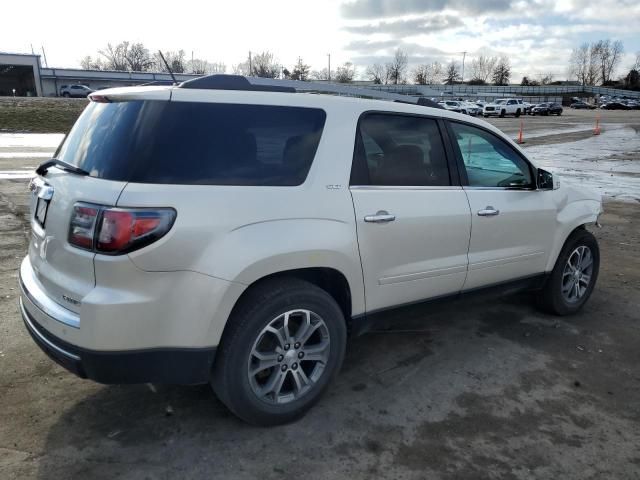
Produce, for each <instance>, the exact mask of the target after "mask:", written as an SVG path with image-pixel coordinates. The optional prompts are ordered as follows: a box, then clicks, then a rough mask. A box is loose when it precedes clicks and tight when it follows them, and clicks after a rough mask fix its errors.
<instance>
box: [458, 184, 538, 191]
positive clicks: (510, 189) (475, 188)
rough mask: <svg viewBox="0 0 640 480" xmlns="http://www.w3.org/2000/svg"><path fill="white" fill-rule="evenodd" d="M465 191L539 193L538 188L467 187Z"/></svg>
mask: <svg viewBox="0 0 640 480" xmlns="http://www.w3.org/2000/svg"><path fill="white" fill-rule="evenodd" d="M462 188H464V189H465V190H500V191H502V190H508V191H510V192H537V191H539V190H538V189H537V188H529V187H471V186H468V185H467V186H465V187H462Z"/></svg>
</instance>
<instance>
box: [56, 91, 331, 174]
mask: <svg viewBox="0 0 640 480" xmlns="http://www.w3.org/2000/svg"><path fill="white" fill-rule="evenodd" d="M324 121H325V113H324V111H323V110H320V109H310V108H297V107H280V106H266V105H238V104H219V103H191V102H162V101H132V102H116V103H93V102H92V103H90V104H89V106H88V107H87V109H86V110H85V111H84V112H83V113H82V115H81V116H80V118H79V119H78V121H77V122H76V124H75V125H74V127H73V129H72V130H71V132H70V133H69V135H68V137H67V139H66V140H65V141H64V143H63V144H62V145H61V146H60V148H59V150H58V152H57V158H60V159H62V160H65V161H67V162H69V163H72V164H73V165H77V166H79V167H81V168H83V169H84V170H87V171H89V172H90V174H91V176H93V177H98V178H105V179H109V180H123V181H131V182H139V183H174V184H202V185H274V186H285V185H299V184H301V183H302V182H304V180H305V178H306V176H307V173H308V172H309V168H310V167H311V163H312V161H313V158H314V156H315V152H316V149H317V147H318V143H319V141H320V135H321V133H322V129H323V126H324Z"/></svg>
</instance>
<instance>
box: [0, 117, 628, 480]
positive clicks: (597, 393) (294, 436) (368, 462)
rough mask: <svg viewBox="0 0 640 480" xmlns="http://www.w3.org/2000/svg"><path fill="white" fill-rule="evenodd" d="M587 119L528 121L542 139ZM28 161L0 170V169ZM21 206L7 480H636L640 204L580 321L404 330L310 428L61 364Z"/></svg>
mask: <svg viewBox="0 0 640 480" xmlns="http://www.w3.org/2000/svg"><path fill="white" fill-rule="evenodd" d="M591 113H592V112H577V113H576V115H571V112H570V113H569V114H567V115H565V116H563V117H561V118H558V119H556V118H553V119H547V118H545V119H542V120H539V119H537V118H536V119H529V118H527V119H526V121H527V122H528V123H529V122H531V123H529V125H531V126H532V127H531V128H530V131H531V132H532V133H535V131H538V133H542V134H543V135H542V136H545V135H553V131H554V129H557V128H558V127H557V125H558V123H556V122H560V123H562V122H573V123H572V124H573V125H582V126H588V125H590V123H591V121H592V119H593V117H591V116H588V115H591ZM603 113H605V114H606V113H612V114H615V117H614V115H612V116H611V118H612V119H613V120H611V122H612V123H616V124H617V123H621V122H622V123H624V122H627V123H629V124H631V123H636V122H637V123H640V115H638V114H635V116H631V115H630V114H628V113H629V112H603ZM621 115H624V116H621ZM603 116H604V115H603ZM493 122H494V123H496V124H499V125H500V126H501V128H504V129H505V131H508V132H509V133H512V132H513V131H517V125H516V121H515V120H514V119H496V120H493ZM534 122H535V123H536V125H537V128H535V127H533V124H534ZM538 122H540V123H538ZM514 126H515V127H514ZM514 128H515V130H514ZM563 128H564V127H563ZM605 128H606V122H605ZM549 131H550V132H549ZM545 132H548V133H545ZM555 140H556V139H555V138H554V137H550V138H549V142H550V143H552V144H555V143H554V142H555ZM537 141H538V142H541V143H542V144H544V140H543V139H542V137H541V138H540V139H539V140H537ZM594 154H597V152H594ZM34 161H35V162H36V163H37V161H36V160H35V159H31V160H30V159H28V158H20V159H15V158H14V159H12V158H4V159H3V158H0V170H2V169H5V168H16V167H17V166H18V165H24V164H25V163H28V162H34ZM632 161H634V162H638V161H640V152H638V151H635V152H634V153H633V155H632ZM27 199H28V196H27V192H26V180H0V479H3V480H4V479H31V478H39V479H54V478H56V479H58V478H65V479H66V478H78V479H87V478H92V479H93V478H98V479H107V478H126V479H174V478H225V479H231V478H233V479H250V478H264V479H276V478H277V479H280V478H283V477H284V476H287V477H294V478H295V477H304V478H307V479H327V478H350V479H351V478H352V479H365V478H393V479H397V478H404V479H432V478H433V479H474V480H477V479H576V480H577V479H580V480H584V479H636V478H640V447H639V445H640V348H639V345H640V204H639V203H638V202H636V201H630V202H627V203H621V202H608V203H607V204H606V214H605V215H604V217H603V218H602V223H603V227H602V229H595V230H594V233H595V234H596V236H597V237H598V240H599V242H600V245H601V250H602V266H601V272H600V279H599V281H598V285H597V287H596V289H595V291H594V294H593V297H592V298H591V300H590V301H589V303H588V304H587V305H586V307H585V308H584V310H583V311H582V312H581V313H580V314H578V315H575V316H573V317H569V318H557V317H553V316H548V315H544V314H541V313H539V312H538V311H537V310H536V309H535V308H534V307H533V306H532V303H531V297H530V295H528V294H518V295H515V296H513V295H512V296H505V297H501V298H497V299H496V298H493V297H492V298H476V299H473V300H465V301H460V302H457V303H455V304H449V305H446V306H439V307H437V308H436V307H432V308H431V309H429V310H427V311H425V312H422V313H419V314H415V315H414V316H411V317H402V318H398V319H397V322H396V323H395V325H394V326H393V328H392V329H390V330H381V331H377V332H374V333H372V334H369V335H367V336H364V337H361V338H359V339H356V340H355V341H353V342H352V344H351V345H350V348H349V351H348V355H347V359H346V362H345V366H344V368H343V371H342V373H341V375H340V376H339V378H338V380H337V382H336V383H335V385H333V388H331V390H330V391H329V393H328V395H326V396H325V397H324V398H323V399H322V400H321V401H320V403H319V404H318V405H317V406H316V407H315V408H314V409H313V410H312V411H311V412H310V413H309V414H308V415H307V416H306V417H305V418H303V419H302V420H300V421H299V422H297V423H295V424H292V425H287V426H283V427H277V428H271V429H259V428H254V427H250V426H247V425H245V424H244V423H242V422H240V421H239V420H237V419H236V418H235V417H233V416H232V415H231V414H230V413H229V412H228V411H227V410H226V408H225V407H224V406H223V405H222V404H221V403H220V402H219V401H218V400H217V399H216V398H215V396H214V395H213V393H212V392H211V390H210V389H209V388H208V387H206V386H201V387H176V386H159V385H157V386H153V387H151V386H147V385H138V386H117V385H116V386H104V385H98V384H95V383H92V382H90V381H84V380H80V379H78V378H75V377H74V376H72V375H71V374H68V373H67V372H66V371H64V370H63V369H62V368H60V367H58V366H56V365H55V364H54V363H52V362H51V361H50V360H49V359H48V358H47V357H46V356H45V355H44V354H43V353H42V352H41V351H40V350H39V349H38V348H37V347H36V346H35V345H34V343H33V342H32V340H31V339H30V337H29V336H28V334H27V333H26V331H25V330H24V327H23V326H22V321H21V319H20V315H19V313H18V287H17V268H18V265H19V262H20V260H21V258H22V257H23V255H24V254H25V250H26V242H27V233H28V231H27V229H28V227H27V217H26V203H27Z"/></svg>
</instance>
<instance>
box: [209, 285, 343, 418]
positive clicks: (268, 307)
mask: <svg viewBox="0 0 640 480" xmlns="http://www.w3.org/2000/svg"><path fill="white" fill-rule="evenodd" d="M294 309H305V310H310V311H312V312H315V313H316V314H317V315H319V316H320V317H321V318H322V320H323V321H324V323H325V325H326V327H327V331H328V334H329V339H330V343H329V356H328V360H327V362H326V364H325V365H324V370H322V373H321V375H320V377H319V378H318V379H317V381H316V382H315V383H314V384H313V385H312V386H311V388H310V389H309V390H308V391H307V392H306V393H304V394H303V395H301V397H300V398H297V399H294V400H292V401H290V402H289V403H281V404H276V403H272V402H268V401H266V400H263V399H261V398H259V397H258V395H257V394H256V393H254V391H253V390H252V387H251V385H250V380H249V374H248V365H249V360H250V358H251V352H252V348H253V346H254V343H255V342H256V341H257V339H258V336H259V335H260V334H261V332H262V331H263V329H264V328H265V327H266V326H267V325H269V324H270V323H271V322H272V321H273V320H274V319H276V318H278V316H280V315H282V314H283V313H285V312H287V311H290V310H294ZM346 342H347V328H346V322H345V319H344V316H343V314H342V310H341V309H340V307H339V306H338V304H337V303H336V301H335V300H334V299H333V297H331V295H329V294H328V293H327V292H326V291H324V290H322V289H321V288H319V287H317V286H315V285H313V284H312V283H309V282H306V281H303V280H298V279H296V278H279V279H274V280H271V281H265V282H264V283H261V284H258V285H256V286H254V287H252V290H250V291H249V292H247V294H246V295H245V296H244V297H243V298H242V299H241V301H240V303H239V304H238V305H236V307H235V308H234V310H233V312H232V314H231V316H230V318H229V323H228V325H227V327H226V330H225V332H224V335H223V338H222V341H221V344H220V347H219V349H218V353H217V356H216V361H215V364H214V368H213V372H212V378H211V385H212V387H213V389H214V391H215V392H216V394H217V395H218V397H219V398H220V400H221V401H222V402H223V403H224V404H225V405H226V406H227V407H228V408H229V410H231V411H232V412H233V413H234V414H236V415H237V416H238V417H240V418H241V419H243V420H244V421H246V422H248V423H251V424H253V425H258V426H272V425H280V424H284V423H289V422H292V421H294V420H296V419H298V418H300V417H302V416H303V415H304V414H305V413H306V412H307V411H308V410H309V409H310V408H311V407H312V406H313V405H314V404H315V403H316V402H317V401H318V400H319V399H320V397H321V396H322V394H323V393H324V392H325V390H326V389H327V387H328V385H329V383H331V381H332V380H333V379H334V378H335V377H336V375H337V374H338V372H339V371H340V367H341V366H342V361H343V360H344V354H345V348H346ZM301 365H302V361H301ZM273 368H274V370H272V371H271V373H270V375H272V374H273V373H274V372H276V370H275V369H279V366H277V367H273ZM300 369H302V366H300ZM286 375H288V378H289V379H291V377H292V376H293V375H292V374H289V373H288V372H287V374H286Z"/></svg>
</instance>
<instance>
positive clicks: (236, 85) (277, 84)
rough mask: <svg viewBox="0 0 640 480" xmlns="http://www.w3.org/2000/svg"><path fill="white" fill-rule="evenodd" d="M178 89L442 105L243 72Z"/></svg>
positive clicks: (195, 81)
mask: <svg viewBox="0 0 640 480" xmlns="http://www.w3.org/2000/svg"><path fill="white" fill-rule="evenodd" d="M178 88H197V89H205V90H244V91H253V92H256V91H257V92H285V93H286V92H288V93H303V92H304V93H320V94H333V95H341V96H349V97H360V98H371V99H375V100H388V101H391V102H399V103H408V104H412V105H422V106H425V107H432V108H443V107H442V106H440V105H438V104H437V103H436V102H434V101H433V100H430V99H428V98H426V97H417V96H409V95H401V94H397V93H388V92H382V91H379V90H373V89H369V88H362V87H355V86H351V85H337V84H334V83H326V84H325V83H320V82H302V81H299V80H276V79H272V78H261V77H244V76H242V75H224V74H216V75H207V76H206V77H200V78H194V79H193V80H187V81H185V82H182V83H181V84H180V85H178Z"/></svg>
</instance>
